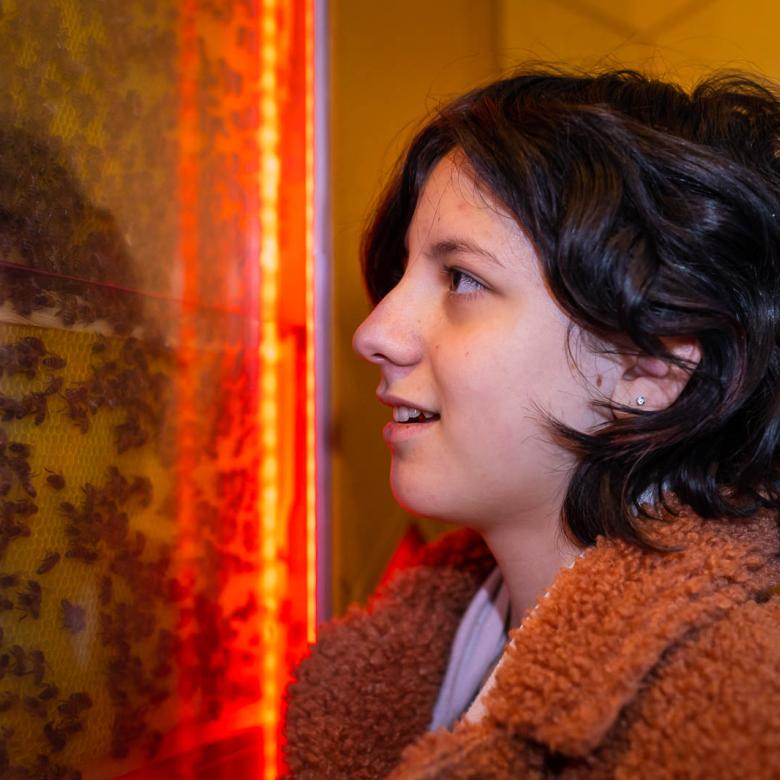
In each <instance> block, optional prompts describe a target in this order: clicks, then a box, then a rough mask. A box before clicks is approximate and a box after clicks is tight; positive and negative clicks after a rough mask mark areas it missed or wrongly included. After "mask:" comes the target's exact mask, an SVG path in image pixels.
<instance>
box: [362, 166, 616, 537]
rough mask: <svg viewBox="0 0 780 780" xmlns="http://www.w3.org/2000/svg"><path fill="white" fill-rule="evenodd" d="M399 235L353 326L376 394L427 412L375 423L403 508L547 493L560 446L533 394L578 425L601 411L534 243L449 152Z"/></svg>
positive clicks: (559, 487)
mask: <svg viewBox="0 0 780 780" xmlns="http://www.w3.org/2000/svg"><path fill="white" fill-rule="evenodd" d="M466 245H468V246H466ZM407 246H408V250H409V252H408V262H407V265H406V270H405V273H404V275H403V278H402V279H401V281H400V282H399V283H398V284H397V285H396V287H394V288H393V290H391V292H389V293H388V294H387V295H386V296H385V298H383V299H382V301H381V302H380V303H379V304H378V305H377V306H376V308H375V309H374V310H373V311H372V312H371V314H370V315H369V316H368V317H367V318H366V319H365V321H364V322H363V323H362V324H361V325H360V327H359V328H358V329H357V331H356V332H355V335H354V339H353V346H354V348H355V350H356V351H357V352H358V353H359V354H360V355H361V356H362V357H364V358H365V359H366V360H369V361H371V362H373V363H376V364H377V365H378V366H379V367H380V369H381V381H380V383H379V388H378V391H377V392H378V395H380V396H387V395H391V396H394V397H396V398H401V399H404V400H406V401H408V402H410V404H409V405H411V406H417V407H418V408H420V409H424V410H427V411H431V412H436V413H437V414H438V415H440V417H439V418H438V419H434V420H433V421H431V422H428V423H422V424H420V423H408V424H401V423H391V424H389V425H388V426H386V427H385V431H384V433H385V438H386V439H387V441H388V444H389V446H390V450H391V454H392V462H391V470H390V485H391V488H392V491H393V495H394V496H395V498H396V500H397V501H398V502H399V504H401V506H402V507H404V508H405V509H407V510H408V511H410V512H413V513H415V514H420V515H424V516H427V517H437V518H440V519H443V520H448V521H451V522H458V523H463V524H468V525H470V526H471V527H474V528H488V527H490V526H491V525H493V524H495V523H500V522H501V521H502V520H505V519H511V518H513V517H514V518H516V517H517V515H518V514H524V513H529V514H530V515H531V516H537V515H538V514H539V513H541V512H543V511H544V509H545V508H549V507H551V505H552V504H554V503H555V502H558V505H559V504H560V501H561V500H562V498H563V495H564V493H565V487H566V485H567V484H568V481H569V479H570V476H571V470H572V467H573V465H574V460H573V456H571V455H570V454H569V453H567V452H566V451H564V450H563V449H561V448H560V447H558V446H557V445H556V444H554V443H553V442H552V441H551V440H550V437H549V436H548V434H547V433H546V431H545V430H544V429H543V428H542V426H541V421H540V418H539V414H538V412H536V410H535V409H534V408H533V406H532V402H536V403H538V404H539V405H540V406H541V407H542V408H544V409H546V410H547V411H549V412H551V413H552V414H553V415H554V416H555V417H557V418H558V419H560V420H562V421H563V422H565V423H566V424H568V425H571V426H573V427H575V428H578V429H580V430H588V429H590V428H591V427H592V426H594V425H595V424H596V423H598V422H601V421H603V418H602V417H600V416H599V413H598V411H597V410H593V409H592V408H590V406H589V401H590V400H591V398H592V397H593V394H594V392H595V388H594V387H591V386H589V385H588V384H587V383H586V381H585V379H583V377H582V376H581V375H580V374H579V373H578V372H577V370H576V369H575V368H574V366H572V365H570V362H569V360H568V359H567V353H566V349H565V338H566V326H567V323H568V320H567V317H566V316H565V315H564V313H563V312H562V311H561V310H560V309H559V308H558V306H557V304H556V303H555V302H554V301H553V299H552V298H551V297H550V294H549V293H548V291H547V289H546V287H545V285H544V283H543V281H542V278H541V276H540V273H539V270H538V265H537V264H538V260H537V257H536V255H535V252H534V249H533V247H532V246H531V244H530V243H529V242H528V240H527V239H526V238H525V236H524V234H523V233H522V231H521V230H520V229H519V228H518V226H517V224H516V223H515V221H514V220H513V219H512V218H511V217H509V216H508V215H506V213H505V212H503V211H502V210H501V209H499V207H498V206H497V205H496V204H495V202H494V201H492V200H491V199H490V197H489V196H488V195H487V194H486V193H484V192H483V191H481V190H480V189H478V188H477V186H476V185H475V183H474V181H473V179H472V178H471V177H470V175H469V173H468V172H467V170H465V169H464V168H463V167H462V166H458V165H457V164H456V163H455V162H454V161H453V158H452V157H446V158H444V159H443V160H442V161H441V162H440V163H439V164H438V165H437V167H436V168H435V169H434V171H433V172H432V173H431V175H430V177H429V178H428V181H427V183H426V185H425V187H424V189H423V191H422V193H421V195H420V198H419V201H418V203H417V208H416V210H415V212H414V216H413V218H412V221H411V224H410V226H409V230H408V235H407ZM472 247H473V248H472ZM487 254H490V255H492V256H493V258H495V261H497V262H494V261H493V260H491V259H488V257H487V256H486V255H487ZM445 266H450V267H453V268H455V269H457V270H458V271H460V272H461V273H453V274H452V275H450V274H448V273H447V271H446V270H445ZM470 277H471V278H470ZM477 283H478V284H477ZM480 285H483V286H484V287H480ZM571 346H572V352H573V354H574V356H575V357H576V358H577V359H578V362H579V365H580V368H581V370H582V372H583V373H584V375H585V377H586V378H587V380H589V382H590V383H592V384H593V385H595V384H596V383H597V382H598V384H599V385H600V384H601V382H602V380H601V378H598V379H597V376H598V375H604V374H608V373H609V372H610V371H611V370H613V369H611V368H610V365H609V364H608V363H607V362H606V360H605V359H604V358H600V357H597V356H595V355H593V354H592V353H590V352H589V351H588V350H587V349H586V348H585V347H584V345H583V346H580V344H579V338H578V330H577V329H576V328H575V330H574V332H573V334H572V339H571ZM388 419H392V417H391V415H388ZM542 519H543V518H542V517H539V520H540V521H542ZM547 519H548V518H544V520H545V521H546V520H547Z"/></svg>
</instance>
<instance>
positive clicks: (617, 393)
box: [611, 337, 701, 417]
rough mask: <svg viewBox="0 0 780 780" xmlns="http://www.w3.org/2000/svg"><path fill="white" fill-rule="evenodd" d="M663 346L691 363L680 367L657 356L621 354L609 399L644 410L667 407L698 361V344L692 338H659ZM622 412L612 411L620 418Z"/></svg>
mask: <svg viewBox="0 0 780 780" xmlns="http://www.w3.org/2000/svg"><path fill="white" fill-rule="evenodd" d="M662 341H663V342H664V345H665V346H666V348H667V349H668V350H669V351H670V352H672V353H673V354H675V355H677V356H678V357H680V358H683V359H685V360H688V361H692V362H693V363H694V364H695V365H694V366H692V367H691V368H690V369H688V370H684V369H682V368H679V367H678V366H675V365H674V364H672V363H668V362H666V361H665V360H662V359H661V358H656V357H651V356H649V355H639V356H637V355H624V356H623V374H622V376H621V377H620V378H619V379H618V381H617V382H616V383H615V386H614V389H613V392H612V398H611V400H612V402H613V403H619V404H624V405H625V406H630V407H632V408H635V409H642V410H644V411H658V410H660V409H666V408H667V407H668V406H671V405H672V404H673V403H674V402H675V401H676V400H677V397H678V396H679V395H680V393H681V392H682V390H683V388H684V387H685V385H686V384H687V383H688V379H690V376H691V373H692V372H693V369H694V368H695V366H696V365H698V364H699V361H700V360H701V347H700V345H699V342H698V339H696V338H694V337H679V338H673V339H662ZM640 396H643V397H644V399H645V403H644V404H642V405H638V404H637V398H639V397H640ZM626 414H627V413H626V412H619V411H616V412H615V415H616V416H621V417H624V416H626Z"/></svg>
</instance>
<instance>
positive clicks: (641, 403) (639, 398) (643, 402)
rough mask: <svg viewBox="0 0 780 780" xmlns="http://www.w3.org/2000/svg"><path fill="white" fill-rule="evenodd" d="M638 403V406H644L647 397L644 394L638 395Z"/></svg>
mask: <svg viewBox="0 0 780 780" xmlns="http://www.w3.org/2000/svg"><path fill="white" fill-rule="evenodd" d="M636 405H637V406H644V405H645V397H644V396H643V395H639V396H637V399H636Z"/></svg>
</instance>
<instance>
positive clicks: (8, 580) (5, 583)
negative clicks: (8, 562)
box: [0, 574, 20, 588]
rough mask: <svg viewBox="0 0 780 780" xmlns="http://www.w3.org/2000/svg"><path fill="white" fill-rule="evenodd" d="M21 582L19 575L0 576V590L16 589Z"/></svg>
mask: <svg viewBox="0 0 780 780" xmlns="http://www.w3.org/2000/svg"><path fill="white" fill-rule="evenodd" d="M19 582H20V578H19V575H18V574H0V588H15V587H16V586H17V585H18V584H19Z"/></svg>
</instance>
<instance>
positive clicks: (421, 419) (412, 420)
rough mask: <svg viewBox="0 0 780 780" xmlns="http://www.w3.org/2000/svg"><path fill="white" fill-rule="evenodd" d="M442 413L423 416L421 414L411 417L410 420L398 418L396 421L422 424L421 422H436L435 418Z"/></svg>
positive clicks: (402, 423) (403, 423) (406, 423)
mask: <svg viewBox="0 0 780 780" xmlns="http://www.w3.org/2000/svg"><path fill="white" fill-rule="evenodd" d="M439 417H440V415H438V414H433V415H431V416H430V417H423V415H420V416H419V417H410V418H409V419H408V420H396V422H400V423H401V425H420V424H421V423H429V422H434V421H435V420H438V419H439Z"/></svg>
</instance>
